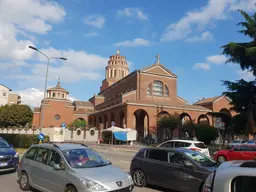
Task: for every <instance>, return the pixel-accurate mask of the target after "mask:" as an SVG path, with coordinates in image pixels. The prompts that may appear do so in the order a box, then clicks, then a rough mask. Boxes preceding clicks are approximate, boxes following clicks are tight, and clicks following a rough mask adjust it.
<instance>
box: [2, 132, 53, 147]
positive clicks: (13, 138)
mask: <svg viewBox="0 0 256 192" xmlns="http://www.w3.org/2000/svg"><path fill="white" fill-rule="evenodd" d="M0 137H2V138H3V139H5V140H6V141H7V142H8V143H9V144H12V145H14V147H16V148H28V147H30V146H31V145H32V144H37V143H39V140H38V135H37V134H34V135H32V134H0ZM49 141H50V139H49V136H45V138H44V141H43V142H49Z"/></svg>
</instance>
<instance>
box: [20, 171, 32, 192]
mask: <svg viewBox="0 0 256 192" xmlns="http://www.w3.org/2000/svg"><path fill="white" fill-rule="evenodd" d="M19 183H20V189H21V190H22V191H28V190H29V189H30V185H29V180H28V175H27V173H26V172H24V171H23V172H22V173H21V176H20V180H19Z"/></svg>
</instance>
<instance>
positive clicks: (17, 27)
mask: <svg viewBox="0 0 256 192" xmlns="http://www.w3.org/2000/svg"><path fill="white" fill-rule="evenodd" d="M65 14H66V13H65V10H64V9H63V8H62V7H61V6H60V5H58V4H57V3H54V2H52V1H44V2H42V1H40V0H22V1H16V0H1V1H0V26H1V27H0V42H1V43H0V59H1V58H3V59H14V60H24V59H28V58H30V57H31V56H32V54H33V53H32V52H30V51H29V50H28V49H27V47H28V45H33V44H34V43H33V42H35V41H34V39H33V37H32V36H31V35H28V32H29V33H38V34H45V33H46V32H48V31H49V30H51V29H52V25H51V24H54V23H58V22H61V21H62V19H63V17H64V16H65ZM18 36H21V37H23V38H24V37H25V38H27V37H28V36H30V38H29V39H30V40H24V39H22V38H19V39H18V38H17V37H18ZM32 41H33V42H32Z"/></svg>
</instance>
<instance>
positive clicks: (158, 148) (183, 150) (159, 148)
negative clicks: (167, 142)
mask: <svg viewBox="0 0 256 192" xmlns="http://www.w3.org/2000/svg"><path fill="white" fill-rule="evenodd" d="M152 149H153V150H164V151H176V152H181V153H184V152H191V150H189V149H187V148H166V147H147V148H143V149H141V150H144V151H145V150H152Z"/></svg>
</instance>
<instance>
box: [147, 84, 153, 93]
mask: <svg viewBox="0 0 256 192" xmlns="http://www.w3.org/2000/svg"><path fill="white" fill-rule="evenodd" d="M151 92H152V90H151V83H150V84H149V85H148V88H147V95H151Z"/></svg>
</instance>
